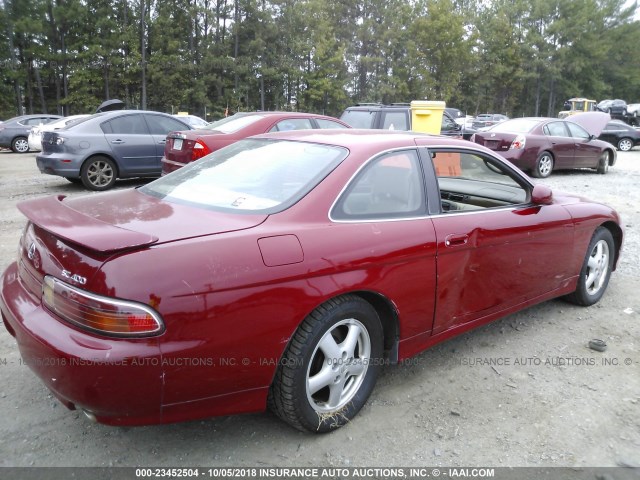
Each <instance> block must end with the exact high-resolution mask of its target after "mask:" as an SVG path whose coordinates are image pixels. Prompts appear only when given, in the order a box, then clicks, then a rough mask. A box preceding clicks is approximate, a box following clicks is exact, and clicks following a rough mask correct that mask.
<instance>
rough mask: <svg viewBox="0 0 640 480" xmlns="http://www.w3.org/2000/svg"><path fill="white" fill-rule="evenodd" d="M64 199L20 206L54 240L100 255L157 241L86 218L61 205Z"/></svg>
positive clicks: (149, 236)
mask: <svg viewBox="0 0 640 480" xmlns="http://www.w3.org/2000/svg"><path fill="white" fill-rule="evenodd" d="M64 198H65V195H58V196H55V197H53V196H52V197H44V198H36V199H34V200H26V201H24V202H20V203H19V204H18V210H20V211H21V212H22V213H23V214H24V215H25V216H26V217H27V218H28V219H29V220H30V221H31V222H32V223H34V224H35V225H37V226H38V227H40V228H42V229H43V230H46V231H47V232H50V233H52V234H54V235H55V236H57V237H59V238H61V239H63V240H66V241H68V242H71V243H75V244H77V245H80V246H82V247H85V248H88V249H90V250H94V251H96V252H100V253H113V252H117V251H120V250H129V249H132V248H139V247H144V246H147V245H151V244H153V243H155V242H157V241H158V237H155V236H153V235H148V234H146V233H140V232H134V231H132V230H127V229H125V228H121V227H116V226H115V225H111V224H109V223H106V222H103V221H102V220H98V219H97V218H93V217H90V216H88V215H84V214H83V213H80V212H78V211H77V210H74V209H72V208H71V207H68V206H67V205H65V204H64V202H63V201H62V200H63V199H64Z"/></svg>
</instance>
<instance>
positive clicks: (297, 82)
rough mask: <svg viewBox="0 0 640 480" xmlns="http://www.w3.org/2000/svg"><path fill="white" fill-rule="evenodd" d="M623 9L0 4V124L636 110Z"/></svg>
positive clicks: (538, 2)
mask: <svg viewBox="0 0 640 480" xmlns="http://www.w3.org/2000/svg"><path fill="white" fill-rule="evenodd" d="M636 13H637V5H636V4H635V3H631V4H630V3H629V2H628V1H627V0H493V1H492V0H413V1H408V0H4V1H3V2H0V76H1V78H2V82H1V84H0V118H8V117H11V116H15V115H17V114H22V113H40V112H46V113H58V114H64V115H70V114H77V113H91V112H93V111H94V110H95V108H96V107H97V106H98V105H99V104H100V103H101V102H102V101H104V100H106V99H111V98H119V99H121V100H123V101H124V102H125V104H126V105H127V107H129V108H141V109H152V110H158V111H164V112H169V113H172V112H173V113H177V112H178V111H188V112H190V113H194V114H197V115H200V116H203V117H204V116H205V115H206V117H207V119H208V120H212V119H217V118H220V117H221V116H222V115H223V114H224V113H225V111H247V110H257V109H261V110H299V111H309V112H316V113H326V114H329V115H339V113H340V112H341V111H342V110H343V109H344V108H345V107H347V106H349V105H352V104H354V103H356V102H384V103H394V102H408V101H411V100H414V99H430V100H444V101H446V102H447V105H449V106H455V107H458V108H460V109H462V110H464V111H467V112H468V113H470V114H476V113H483V112H500V113H506V114H508V115H510V116H522V115H549V116H555V115H557V112H558V110H559V109H560V108H561V107H562V104H563V102H564V100H566V99H567V98H570V97H574V96H585V97H589V98H593V99H596V100H601V99H603V98H623V99H626V100H627V101H629V102H640V48H638V45H640V21H638V20H635V19H634V15H635V14H636Z"/></svg>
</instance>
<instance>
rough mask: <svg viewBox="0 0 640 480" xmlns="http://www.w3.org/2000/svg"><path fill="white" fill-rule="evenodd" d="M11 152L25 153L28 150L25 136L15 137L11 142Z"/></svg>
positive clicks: (27, 141)
mask: <svg viewBox="0 0 640 480" xmlns="http://www.w3.org/2000/svg"><path fill="white" fill-rule="evenodd" d="M11 150H13V153H27V152H28V151H29V140H27V137H16V138H14V139H13V141H12V142H11Z"/></svg>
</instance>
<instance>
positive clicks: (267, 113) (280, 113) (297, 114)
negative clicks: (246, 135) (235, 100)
mask: <svg viewBox="0 0 640 480" xmlns="http://www.w3.org/2000/svg"><path fill="white" fill-rule="evenodd" d="M249 115H261V116H287V117H291V118H297V117H300V118H307V117H314V118H330V119H332V120H333V119H334V118H333V117H329V116H327V115H320V114H317V113H306V112H286V111H259V110H258V111H255V112H238V113H235V114H234V115H232V116H239V117H245V116H249ZM226 118H229V117H226Z"/></svg>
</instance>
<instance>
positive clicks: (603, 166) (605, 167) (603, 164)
mask: <svg viewBox="0 0 640 480" xmlns="http://www.w3.org/2000/svg"><path fill="white" fill-rule="evenodd" d="M610 157H611V154H610V153H609V151H608V150H605V151H604V152H602V156H601V157H600V160H599V161H598V166H597V167H596V172H597V173H599V174H601V175H604V174H605V173H607V172H608V171H609V158H610Z"/></svg>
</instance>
